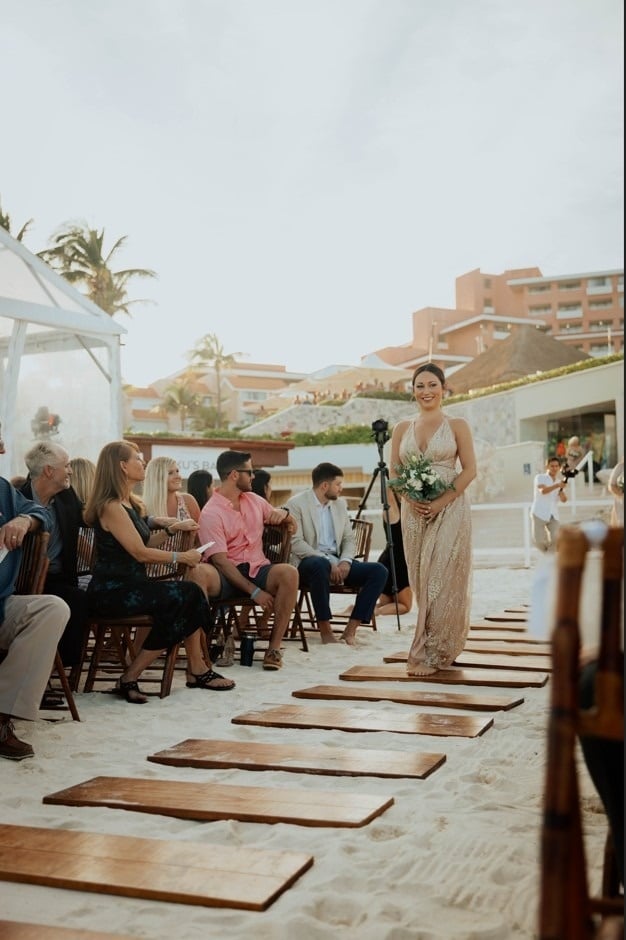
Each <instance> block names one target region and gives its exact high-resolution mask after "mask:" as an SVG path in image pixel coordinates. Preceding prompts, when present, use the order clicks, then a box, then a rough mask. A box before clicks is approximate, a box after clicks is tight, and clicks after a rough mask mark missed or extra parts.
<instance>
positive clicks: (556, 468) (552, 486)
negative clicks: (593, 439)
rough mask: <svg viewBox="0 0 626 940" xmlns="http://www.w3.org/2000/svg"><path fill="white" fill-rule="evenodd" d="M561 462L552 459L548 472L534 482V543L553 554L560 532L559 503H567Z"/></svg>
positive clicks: (532, 509)
mask: <svg viewBox="0 0 626 940" xmlns="http://www.w3.org/2000/svg"><path fill="white" fill-rule="evenodd" d="M560 472H561V461H560V460H559V458H558V457H550V458H549V459H548V462H547V464H546V472H545V473H538V474H537V475H536V477H535V482H534V490H533V494H534V498H533V503H532V506H531V507H530V518H531V522H532V538H533V542H534V543H535V545H536V546H537V548H539V549H540V550H541V551H542V552H553V551H554V550H555V548H556V535H557V532H558V531H559V503H566V502H567V496H566V495H565V487H566V486H567V480H564V479H562V478H561V477H559V479H558V480H557V476H559V474H560Z"/></svg>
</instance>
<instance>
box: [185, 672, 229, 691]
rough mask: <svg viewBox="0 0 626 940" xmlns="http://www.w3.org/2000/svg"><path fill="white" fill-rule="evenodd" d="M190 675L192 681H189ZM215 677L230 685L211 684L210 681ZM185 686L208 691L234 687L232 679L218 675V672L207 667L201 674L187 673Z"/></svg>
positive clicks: (227, 689) (226, 689)
mask: <svg viewBox="0 0 626 940" xmlns="http://www.w3.org/2000/svg"><path fill="white" fill-rule="evenodd" d="M190 675H191V678H192V679H193V682H190V681H189V676H190ZM216 679H220V680H222V681H224V682H229V683H230V685H211V683H212V682H215V680H216ZM187 688H188V689H208V691H209V692H230V690H231V689H234V688H235V683H234V682H233V680H232V679H224V676H220V674H219V672H213V670H212V669H207V671H206V672H203V673H202V675H201V676H194V675H193V673H188V674H187Z"/></svg>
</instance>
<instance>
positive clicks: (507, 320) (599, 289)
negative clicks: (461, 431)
mask: <svg viewBox="0 0 626 940" xmlns="http://www.w3.org/2000/svg"><path fill="white" fill-rule="evenodd" d="M455 283H456V293H455V298H456V305H455V307H454V308H452V309H450V308H445V307H423V308H422V309H421V310H416V311H415V312H414V313H413V315H412V328H413V337H412V340H411V342H410V343H407V344H405V345H403V346H388V347H386V348H384V349H378V350H375V351H374V352H373V353H371V354H370V355H368V356H365V357H364V358H363V360H362V362H363V364H364V365H365V364H370V363H371V364H374V363H376V362H386V363H388V364H390V365H394V366H402V367H404V368H411V367H415V366H418V365H420V364H421V363H423V362H435V363H436V364H437V365H439V366H441V368H443V369H444V371H445V373H446V375H448V376H450V375H453V373H454V372H455V370H456V369H459V368H460V367H461V366H463V365H465V364H466V363H467V362H470V361H471V360H472V359H474V358H475V357H476V356H479V355H480V354H481V353H483V352H485V351H486V350H488V349H490V348H491V347H492V346H493V345H494V344H495V343H497V342H498V341H499V340H503V339H506V338H507V337H508V336H509V335H510V334H511V332H512V331H513V330H515V329H516V328H517V327H518V326H521V325H532V326H535V327H537V328H538V329H539V330H542V331H544V332H546V333H548V334H550V335H551V336H553V337H554V338H555V339H556V340H558V341H559V342H562V343H564V344H567V345H569V346H572V347H573V348H575V349H577V350H579V351H581V352H584V353H587V354H588V355H590V356H595V357H604V356H607V355H611V354H612V353H619V352H621V351H622V350H623V346H624V272H623V270H611V271H594V272H592V273H587V274H556V275H550V276H547V277H544V275H543V274H542V273H541V271H540V270H539V268H536V267H535V268H519V269H513V270H510V271H505V272H504V273H503V274H486V273H485V272H483V271H480V270H479V269H476V270H475V271H469V272H468V273H467V274H462V275H461V276H460V277H457V278H456V282H455Z"/></svg>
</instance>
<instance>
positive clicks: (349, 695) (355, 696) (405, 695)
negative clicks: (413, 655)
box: [291, 685, 524, 712]
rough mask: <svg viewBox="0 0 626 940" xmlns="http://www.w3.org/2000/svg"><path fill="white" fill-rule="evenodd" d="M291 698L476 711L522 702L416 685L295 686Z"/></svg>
mask: <svg viewBox="0 0 626 940" xmlns="http://www.w3.org/2000/svg"><path fill="white" fill-rule="evenodd" d="M291 694H292V695H293V697H294V698H314V699H342V700H345V699H349V700H356V701H365V702H397V703H399V704H401V705H436V706H437V707H438V708H461V709H467V710H468V711H477V712H497V711H508V710H509V708H514V707H515V706H516V705H521V704H522V702H523V701H524V699H523V698H521V697H518V698H510V697H508V696H506V695H468V694H467V693H466V692H422V691H420V690H418V689H381V688H377V689H368V688H363V686H354V685H353V686H345V685H314V686H311V688H310V689H297V690H296V691H295V692H292V693H291Z"/></svg>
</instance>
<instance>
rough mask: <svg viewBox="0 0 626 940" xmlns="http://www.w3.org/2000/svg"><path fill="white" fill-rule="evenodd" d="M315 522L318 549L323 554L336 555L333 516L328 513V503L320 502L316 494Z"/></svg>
mask: <svg viewBox="0 0 626 940" xmlns="http://www.w3.org/2000/svg"><path fill="white" fill-rule="evenodd" d="M315 501H316V503H317V524H318V527H319V533H320V538H319V545H318V546H317V547H318V550H319V551H320V552H323V553H324V554H325V555H335V557H336V556H337V539H336V538H335V527H334V525H333V517H332V516H331V514H330V503H320V501H319V499H318V498H317V496H316V497H315Z"/></svg>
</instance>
